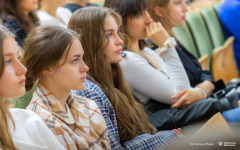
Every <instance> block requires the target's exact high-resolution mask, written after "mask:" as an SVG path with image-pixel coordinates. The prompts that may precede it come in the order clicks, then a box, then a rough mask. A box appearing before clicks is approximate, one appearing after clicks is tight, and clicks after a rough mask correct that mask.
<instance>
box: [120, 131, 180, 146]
mask: <svg viewBox="0 0 240 150" xmlns="http://www.w3.org/2000/svg"><path fill="white" fill-rule="evenodd" d="M178 139H179V138H178V136H177V134H176V133H175V132H172V131H160V132H158V133H156V134H154V135H151V134H142V135H139V136H137V137H135V138H134V139H132V140H130V141H127V142H125V143H123V147H124V149H139V150H145V149H148V150H155V149H158V150H162V149H165V148H166V147H168V146H170V145H171V144H173V143H175V142H177V141H178Z"/></svg>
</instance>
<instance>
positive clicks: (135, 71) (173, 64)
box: [120, 47, 190, 104]
mask: <svg viewBox="0 0 240 150" xmlns="http://www.w3.org/2000/svg"><path fill="white" fill-rule="evenodd" d="M129 53H130V52H129ZM157 57H159V56H157ZM159 59H161V58H160V57H159ZM164 60H165V63H166V66H167V67H166V68H167V71H168V74H167V73H166V72H163V71H161V70H159V69H156V68H154V67H152V66H151V65H150V64H149V63H148V61H147V60H146V59H144V58H142V57H141V56H139V55H138V54H134V55H131V56H128V55H127V56H126V57H125V58H124V60H123V61H122V62H121V63H120V64H121V66H122V68H123V70H124V75H125V78H126V80H127V81H128V83H129V84H130V85H131V86H132V88H133V90H134V91H136V92H137V93H141V94H142V95H144V96H146V97H149V99H154V100H156V101H160V102H163V103H167V104H173V103H175V102H176V101H177V100H176V99H172V98H171V97H172V96H173V95H175V94H177V93H178V92H180V91H181V90H183V89H189V88H190V83H189V80H188V77H187V74H186V72H185V69H184V68H183V65H182V62H181V60H180V59H179V56H178V54H177V52H176V50H175V48H174V47H171V48H169V49H168V50H167V52H166V54H165V56H164ZM161 65H162V64H161Z"/></svg>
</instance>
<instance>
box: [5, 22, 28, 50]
mask: <svg viewBox="0 0 240 150" xmlns="http://www.w3.org/2000/svg"><path fill="white" fill-rule="evenodd" d="M3 25H5V26H6V27H7V28H8V29H9V30H10V31H12V32H13V33H14V34H15V36H16V38H15V40H16V42H17V43H18V44H19V45H20V46H21V47H22V46H23V43H24V39H25V38H26V37H27V32H25V30H24V29H23V28H22V27H21V26H20V25H19V24H18V23H17V21H15V20H14V19H5V20H3Z"/></svg>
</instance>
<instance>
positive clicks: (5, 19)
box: [0, 0, 38, 47]
mask: <svg viewBox="0 0 240 150" xmlns="http://www.w3.org/2000/svg"><path fill="white" fill-rule="evenodd" d="M37 7H38V0H1V2H0V15H1V16H0V18H1V20H2V23H3V24H4V25H5V26H6V27H7V28H8V29H10V30H11V31H13V32H15V34H16V41H17V42H18V44H19V45H20V46H21V47H22V46H23V43H24V39H25V38H26V36H27V33H28V32H29V31H30V29H31V28H32V27H33V26H34V25H35V24H37V22H38V19H37V16H36V14H35V12H34V10H35V9H37Z"/></svg>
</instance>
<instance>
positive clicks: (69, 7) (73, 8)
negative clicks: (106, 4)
mask: <svg viewBox="0 0 240 150" xmlns="http://www.w3.org/2000/svg"><path fill="white" fill-rule="evenodd" d="M87 6H97V5H93V4H90V3H87V4H86V7H87ZM64 7H65V8H68V9H69V10H70V11H71V12H72V13H74V12H75V11H76V10H78V9H80V8H83V6H80V5H78V4H70V3H68V4H67V5H65V6H64Z"/></svg>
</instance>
